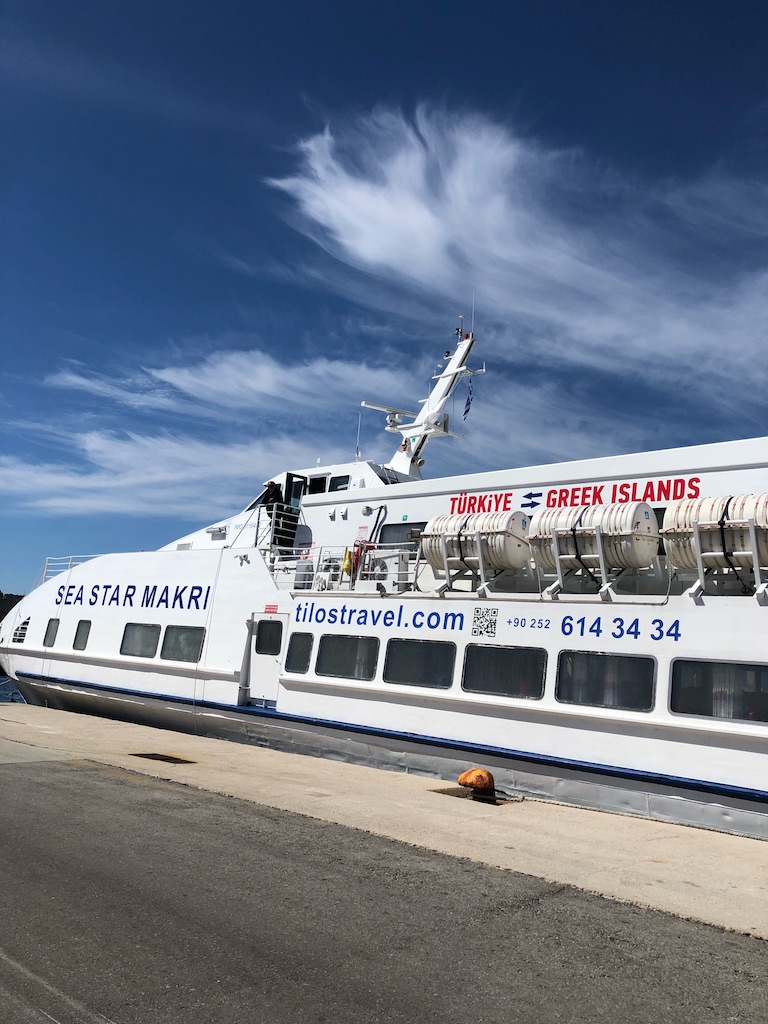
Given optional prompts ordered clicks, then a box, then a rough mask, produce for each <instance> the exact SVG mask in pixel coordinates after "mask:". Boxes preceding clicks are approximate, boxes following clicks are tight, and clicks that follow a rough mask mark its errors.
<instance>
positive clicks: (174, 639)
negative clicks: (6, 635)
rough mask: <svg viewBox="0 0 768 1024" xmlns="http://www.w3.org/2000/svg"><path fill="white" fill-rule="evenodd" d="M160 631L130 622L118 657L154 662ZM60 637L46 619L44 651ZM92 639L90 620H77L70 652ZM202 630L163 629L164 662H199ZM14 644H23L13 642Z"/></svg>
mask: <svg viewBox="0 0 768 1024" xmlns="http://www.w3.org/2000/svg"><path fill="white" fill-rule="evenodd" d="M160 633H161V627H160V626H157V625H152V624H149V623H145V622H129V623H127V625H126V627H125V630H124V631H123V640H122V643H121V644H120V653H121V654H128V655H131V656H132V657H134V658H154V657H155V655H156V654H157V648H158V647H159V646H160ZM58 635H59V620H58V619H49V620H48V627H47V628H46V631H45V636H44V637H43V647H53V646H54V644H55V643H56V638H57V637H58ZM90 635H91V620H90V619H80V621H79V622H78V624H77V627H76V629H75V635H74V638H73V640H72V649H73V650H75V651H84V650H85V648H86V647H87V646H88V639H89V637H90ZM204 639H205V628H204V627H203V626H166V627H165V633H164V635H163V644H162V647H160V657H161V658H162V659H163V660H164V661H190V662H198V661H200V655H201V654H202V653H203V640H204ZM14 641H15V642H16V643H19V642H23V641H18V640H16V637H15V635H14Z"/></svg>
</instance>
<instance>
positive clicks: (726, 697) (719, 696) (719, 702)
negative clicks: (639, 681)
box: [670, 660, 768, 722]
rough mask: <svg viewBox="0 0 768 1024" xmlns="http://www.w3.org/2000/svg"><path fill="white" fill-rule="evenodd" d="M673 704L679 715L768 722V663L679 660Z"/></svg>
mask: <svg viewBox="0 0 768 1024" xmlns="http://www.w3.org/2000/svg"><path fill="white" fill-rule="evenodd" d="M670 706H671V710H672V711H673V712H674V713H675V714H678V715H702V716H704V717H706V718H730V719H736V720H738V721H743V722H768V665H751V664H744V663H738V662H727V661H683V660H681V661H675V662H674V664H673V665H672V700H671V705H670Z"/></svg>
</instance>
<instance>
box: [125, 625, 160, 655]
mask: <svg viewBox="0 0 768 1024" xmlns="http://www.w3.org/2000/svg"><path fill="white" fill-rule="evenodd" d="M159 641H160V627H159V626H152V625H149V624H148V623H146V622H129V623H127V624H126V627H125V631H124V632H123V642H122V643H121V644H120V653H121V654H130V655H131V656H132V657H134V658H154V656H155V655H156V654H157V645H158V643H159Z"/></svg>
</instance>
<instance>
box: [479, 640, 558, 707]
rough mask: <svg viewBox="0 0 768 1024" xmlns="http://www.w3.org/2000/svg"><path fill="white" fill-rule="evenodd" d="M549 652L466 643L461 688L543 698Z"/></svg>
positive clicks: (511, 695) (531, 648) (528, 648)
mask: <svg viewBox="0 0 768 1024" xmlns="http://www.w3.org/2000/svg"><path fill="white" fill-rule="evenodd" d="M546 670H547V652H546V651H544V650H541V649H540V648H538V647H491V646H490V645H486V644H482V645H480V644H467V654H466V657H465V659H464V678H463V679H462V682H461V688H462V690H467V691H468V692H469V693H489V694H497V695H499V696H501V697H526V698H528V699H529V700H541V698H542V697H543V696H544V674H545V672H546Z"/></svg>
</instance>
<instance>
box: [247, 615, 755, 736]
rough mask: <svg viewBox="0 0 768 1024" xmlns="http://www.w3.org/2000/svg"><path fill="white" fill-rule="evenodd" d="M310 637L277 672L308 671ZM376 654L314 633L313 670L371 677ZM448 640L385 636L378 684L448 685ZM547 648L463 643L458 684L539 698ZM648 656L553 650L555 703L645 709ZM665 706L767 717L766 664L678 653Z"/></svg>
mask: <svg viewBox="0 0 768 1024" xmlns="http://www.w3.org/2000/svg"><path fill="white" fill-rule="evenodd" d="M281 644H282V624H281V623H280V622H277V621H270V620H266V619H264V620H262V621H261V622H259V623H258V624H257V629H256V639H255V649H256V652H257V653H260V654H274V655H277V654H279V653H280V649H281ZM313 647H314V637H313V635H312V634H311V633H293V634H292V635H291V638H290V640H289V641H288V650H287V652H286V656H285V671H286V672H291V673H296V674H299V675H303V674H305V673H307V672H309V668H310V664H311V661H312V650H313ZM378 661H379V640H378V638H377V637H358V636H337V635H335V634H325V635H323V636H321V637H320V639H319V642H318V645H317V657H316V659H315V674H316V675H318V676H330V677H334V678H342V679H359V680H372V679H373V678H374V676H375V675H376V669H377V666H378ZM455 662H456V645H455V644H453V643H450V642H448V641H443V640H402V639H392V640H389V641H387V645H386V651H385V655H384V667H383V669H382V678H383V680H384V682H385V683H395V684H399V685H403V686H420V687H427V688H430V689H440V690H448V689H450V688H451V686H452V685H453V677H454V666H455ZM546 671H547V652H546V651H545V650H543V649H541V648H536V647H493V646H491V645H489V644H482V645H481V644H467V647H466V651H465V655H464V665H463V669H462V675H461V688H462V690H465V691H466V692H469V693H482V694H488V695H491V696H500V697H517V698H525V699H528V700H541V699H542V697H543V696H544V681H545V678H546ZM655 682H656V662H655V659H653V658H646V657H637V656H625V655H618V654H591V653H588V652H585V651H561V652H560V654H559V655H558V662H557V677H556V681H555V699H556V700H557V701H559V702H560V703H563V704H581V705H586V706H589V707H601V708H614V709H619V710H625V711H652V710H653V707H654V698H655ZM670 708H671V710H672V711H673V712H675V713H677V714H688V715H702V716H705V717H708V718H731V719H739V720H745V721H754V722H768V665H750V664H737V663H730V662H708V661H706V662H705V661H689V660H683V659H679V660H677V661H675V663H674V665H673V667H672V694H671V702H670Z"/></svg>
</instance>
